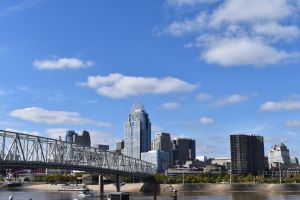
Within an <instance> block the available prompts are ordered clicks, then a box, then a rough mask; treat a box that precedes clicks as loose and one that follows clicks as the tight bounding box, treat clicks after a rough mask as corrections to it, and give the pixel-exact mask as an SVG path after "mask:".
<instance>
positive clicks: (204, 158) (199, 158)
mask: <svg viewBox="0 0 300 200" xmlns="http://www.w3.org/2000/svg"><path fill="white" fill-rule="evenodd" d="M196 160H199V161H201V162H204V163H205V162H206V161H207V156H196Z"/></svg>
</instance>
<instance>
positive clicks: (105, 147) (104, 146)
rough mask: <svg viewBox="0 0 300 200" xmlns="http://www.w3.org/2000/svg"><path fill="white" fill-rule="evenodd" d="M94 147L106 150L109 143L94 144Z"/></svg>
mask: <svg viewBox="0 0 300 200" xmlns="http://www.w3.org/2000/svg"><path fill="white" fill-rule="evenodd" d="M94 147H95V148H97V149H99V150H101V151H108V150H109V145H106V144H95V145H94Z"/></svg>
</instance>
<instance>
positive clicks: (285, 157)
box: [268, 143, 290, 170]
mask: <svg viewBox="0 0 300 200" xmlns="http://www.w3.org/2000/svg"><path fill="white" fill-rule="evenodd" d="M268 162H269V169H276V170H286V169H288V168H289V165H290V151H289V149H288V148H287V146H286V145H285V144H283V143H281V144H275V145H273V146H272V147H271V149H270V151H269V154H268Z"/></svg>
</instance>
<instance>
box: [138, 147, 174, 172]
mask: <svg viewBox="0 0 300 200" xmlns="http://www.w3.org/2000/svg"><path fill="white" fill-rule="evenodd" d="M141 159H142V160H144V161H147V162H150V163H152V164H155V165H156V171H157V172H164V171H165V170H166V169H168V168H169V167H170V155H169V152H164V151H159V150H152V151H148V152H142V153H141Z"/></svg>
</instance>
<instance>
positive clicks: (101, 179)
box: [99, 174, 104, 197]
mask: <svg viewBox="0 0 300 200" xmlns="http://www.w3.org/2000/svg"><path fill="white" fill-rule="evenodd" d="M99 191H100V196H101V197H103V196H104V181H103V174H99Z"/></svg>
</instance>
